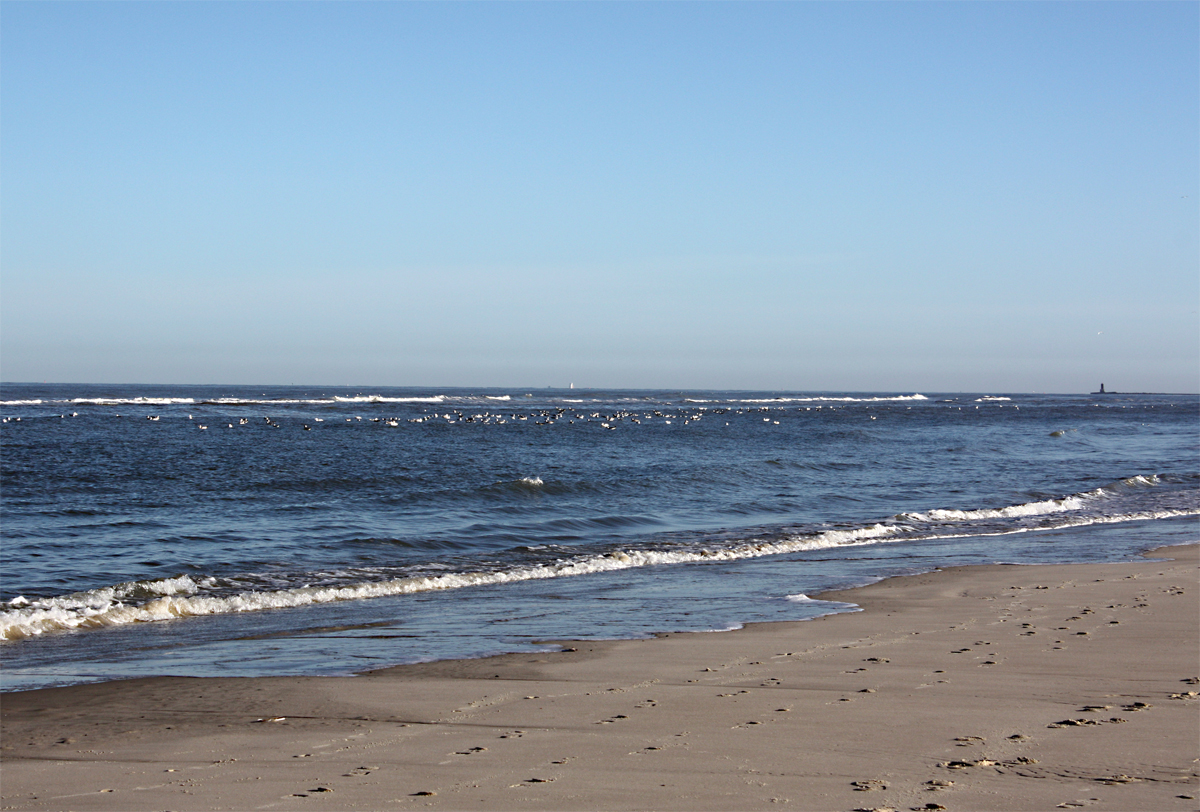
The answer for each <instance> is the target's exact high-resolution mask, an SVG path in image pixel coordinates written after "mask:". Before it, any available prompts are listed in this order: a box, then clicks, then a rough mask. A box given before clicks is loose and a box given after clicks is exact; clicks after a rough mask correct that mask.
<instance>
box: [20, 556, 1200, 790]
mask: <svg viewBox="0 0 1200 812" xmlns="http://www.w3.org/2000/svg"><path fill="white" fill-rule="evenodd" d="M1156 555H1157V556H1160V557H1163V558H1169V559H1170V560H1147V561H1144V562H1136V563H1128V564H1091V565H1062V566H1058V565H1056V566H1042V567H1016V566H980V567H963V568H956V569H951V570H945V571H940V572H936V573H929V574H926V575H919V576H910V577H905V578H894V579H890V580H888V581H884V582H881V583H879V584H874V585H872V586H869V587H865V588H862V589H857V590H849V591H846V592H840V593H837V594H834V595H827V596H822V597H827V598H831V599H836V600H844V601H852V602H854V603H857V604H859V605H860V606H862V607H863V611H862V612H858V613H853V614H843V615H837V616H831V617H826V618H822V619H819V620H812V621H804V622H791V623H769V624H761V625H755V626H752V627H748V628H746V629H743V630H741V631H737V632H726V633H720V634H671V635H663V636H661V637H659V638H657V639H654V640H642V641H619V642H606V643H599V644H597V643H564V644H563V647H564V648H565V649H566V650H565V651H562V652H554V653H540V654H521V655H506V656H503V657H494V658H490V659H486V660H471V661H450V662H441V663H429V664H423V665H415V666H403V667H398V668H392V669H386V670H383V671H378V672H373V673H370V674H365V675H361V676H358V677H335V678H292V677H280V678H259V679H188V678H155V679H141V680H129V681H121V682H110V683H103V684H97V685H83V686H75V687H70V688H58V689H47V690H42V691H29V692H23V693H12V694H4V695H3V696H2V697H0V703H2V704H0V707H2V711H3V713H2V727H0V732H2V734H3V738H2V742H0V747H2V750H0V756H2V761H3V765H2V766H3V781H2V786H0V794H2V796H3V808H4V809H6V810H9V809H29V810H63V809H76V810H93V809H96V810H100V809H103V810H143V809H144V810H163V809H171V810H202V809H203V810H207V809H234V810H249V809H280V810H291V809H297V810H327V809H328V810H334V809H336V810H342V809H367V810H373V809H383V810H386V809H426V808H431V809H439V808H443V809H480V810H488V809H497V810H504V809H555V810H557V809H583V810H591V809H611V810H625V809H629V810H644V809H679V810H708V809H712V810H742V809H746V810H749V809H768V808H769V809H777V808H781V807H790V808H795V809H809V810H853V809H875V810H882V809H896V810H908V809H939V808H945V809H948V810H990V809H1006V810H1030V809H1076V808H1078V809H1082V808H1088V809H1095V810H1173V809H1179V810H1195V809H1197V808H1198V806H1200V803H1198V801H1197V798H1200V779H1198V775H1200V762H1198V759H1200V699H1197V692H1198V691H1200V685H1198V684H1197V677H1198V676H1200V674H1198V672H1200V586H1198V579H1197V565H1198V561H1200V557H1198V554H1197V547H1196V546H1195V545H1191V546H1187V547H1172V548H1169V549H1166V550H1161V551H1158V552H1157V553H1156Z"/></svg>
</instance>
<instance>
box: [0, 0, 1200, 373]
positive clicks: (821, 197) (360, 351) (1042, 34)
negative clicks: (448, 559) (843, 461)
mask: <svg viewBox="0 0 1200 812" xmlns="http://www.w3.org/2000/svg"><path fill="white" fill-rule="evenodd" d="M1198 200H1200V4H1197V3H1193V2H1165V3H1158V2H1098V3H1093V2H1074V3H1065V2H1048V3H1042V2H1023V3H1007V2H1001V3H991V2H975V3H937V2H911V3H899V2H895V3H892V2H876V3H850V2H845V3H843V2H833V3H825V2H762V3H740V2H712V3H689V2H671V3H653V2H644V3H643V2H637V3H633V2H631V3H592V2H572V3H565V2H564V3H554V2H550V3H542V2H537V3H504V2H501V3H458V2H439V3H407V2H367V3H359V2H306V3H300V2H222V3H200V2H179V3H127V2H119V3H109V2H85V3H75V2H57V3H42V2H15V1H14V0H4V1H3V2H0V379H3V380H4V381H10V382H16V381H48V382H80V383H83V382H103V383H163V384H167V383H196V384H200V383H211V384H289V383H295V384H309V385H354V386H422V387H426V386H427V387H438V386H466V387H535V386H536V387H541V386H563V387H565V386H568V385H570V384H574V385H575V386H576V387H597V388H618V387H620V388H720V389H756V390H777V391H822V390H840V391H860V392H868V391H869V392H891V391H896V392H1088V391H1093V390H1095V389H1096V388H1098V387H1099V385H1100V383H1101V382H1103V383H1105V384H1106V386H1107V388H1108V389H1110V390H1120V391H1166V392H1197V391H1200V208H1198V206H1197V201H1198Z"/></svg>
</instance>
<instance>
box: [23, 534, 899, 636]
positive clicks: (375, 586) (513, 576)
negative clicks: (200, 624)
mask: <svg viewBox="0 0 1200 812" xmlns="http://www.w3.org/2000/svg"><path fill="white" fill-rule="evenodd" d="M895 533H896V530H895V528H889V527H886V526H884V525H873V526H870V527H863V528H856V529H849V530H828V531H824V532H822V533H818V534H815V535H812V536H797V537H792V538H788V539H785V540H781V541H772V542H760V543H751V544H743V545H739V546H735V547H730V548H727V549H715V550H714V549H701V550H695V551H668V550H616V551H613V552H609V553H604V554H600V555H588V556H580V557H577V558H571V559H566V560H564V561H559V562H555V563H552V564H542V565H537V566H529V567H515V568H511V569H504V570H497V571H493V572H458V573H447V574H443V575H433V576H429V575H423V576H415V577H405V578H395V579H391V580H386V581H369V582H359V583H354V584H347V585H343V586H320V587H312V586H303V587H295V588H291V589H279V590H270V591H249V592H240V593H238V594H235V595H219V596H208V595H202V594H197V593H198V592H199V591H200V590H201V588H202V587H203V586H204V585H205V584H204V583H203V582H196V581H194V580H192V579H191V578H190V577H188V576H186V575H183V576H179V577H176V578H171V579H166V580H163V581H141V582H134V583H129V584H121V585H118V586H115V587H105V588H102V589H96V590H90V591H88V592H81V593H75V594H72V595H64V596H61V597H55V598H39V599H36V600H27V599H25V598H23V597H19V598H15V599H13V600H12V601H9V607H10V608H9V609H8V610H6V611H4V612H0V639H2V640H6V641H14V640H21V639H25V638H29V637H35V636H37V635H41V634H45V633H47V632H54V631H65V630H86V629H97V628H104V627H108V626H120V625H125V624H129V623H148V622H156V621H162V620H173V619H177V618H183V617H197V616H202V615H220V614H229V613H234V612H253V611H261V610H264V609H285V608H295V607H300V606H311V605H314V604H323V603H332V602H335V601H350V600H363V599H366V598H380V597H386V596H392V595H408V594H413V593H419V592H431V591H436V590H447V589H461V588H464V587H471V586H486V585H496V584H508V583H517V582H521V581H533V580H541V579H548V578H563V577H570V576H575V575H586V574H590V573H600V572H614V571H617V570H626V569H634V568H637V567H647V566H656V565H663V564H684V563H694V562H716V561H736V560H740V559H745V558H757V557H760V556H765V555H778V554H781V553H789V552H799V551H803V550H819V549H825V548H829V547H837V546H844V545H852V544H865V543H870V542H872V541H876V540H881V539H883V538H885V537H887V536H889V535H894V534H895ZM210 580H211V579H210ZM142 595H153V596H154V597H152V598H150V599H149V600H146V601H144V602H142V603H139V604H134V605H130V604H127V603H126V602H125V601H126V599H127V598H135V597H137V596H142Z"/></svg>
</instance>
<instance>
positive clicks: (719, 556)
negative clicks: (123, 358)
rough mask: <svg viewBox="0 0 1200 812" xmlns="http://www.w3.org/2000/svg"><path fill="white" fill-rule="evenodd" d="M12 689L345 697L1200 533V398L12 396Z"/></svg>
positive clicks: (220, 389)
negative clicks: (175, 682)
mask: <svg viewBox="0 0 1200 812" xmlns="http://www.w3.org/2000/svg"><path fill="white" fill-rule="evenodd" d="M0 415H2V418H0V419H2V420H3V423H0V443H2V445H0V452H2V453H0V462H2V469H3V471H2V473H3V479H2V488H3V490H2V497H3V499H2V513H0V520H2V525H0V531H2V537H3V546H2V563H3V571H2V577H0V635H2V639H3V642H0V665H2V670H0V685H2V687H3V689H4V690H19V689H26V688H33V687H42V686H47V685H59V684H69V683H75V682H84V681H91V680H100V679H115V678H122V677H132V676H147V675H155V674H184V675H226V676H228V675H264V674H272V675H279V674H345V673H352V672H356V671H363V670H366V669H370V668H377V667H382V666H385V665H390V664H395V663H401V662H413V661H420V660H430V659H443V658H450V657H474V656H482V655H485V654H490V653H495V652H499V651H512V650H522V649H527V648H529V647H534V646H538V645H546V641H553V640H562V639H568V638H569V639H578V638H615V637H639V636H645V635H648V634H652V633H654V632H659V631H679V630H694V631H706V630H722V629H730V628H736V627H738V626H740V625H742V624H744V623H747V622H755V621H769V620H791V619H803V618H806V617H813V616H816V615H819V614H824V613H828V612H830V611H840V610H845V609H847V608H850V607H847V606H845V605H841V604H836V603H829V602H822V601H814V600H810V599H808V597H807V596H809V595H813V594H816V593H819V592H821V591H823V590H827V589H831V588H837V587H845V586H850V585H855V584H861V583H867V582H870V581H872V580H875V579H878V578H881V577H884V576H887V575H890V574H898V573H906V572H916V571H923V570H929V569H932V568H936V567H943V566H951V565H959V564H971V563H991V562H1013V563H1027V564H1037V563H1049V562H1065V561H1115V560H1128V559H1130V558H1132V557H1134V556H1136V555H1137V554H1138V553H1139V552H1141V551H1143V550H1146V549H1149V548H1151V547H1154V546H1158V545H1162V544H1179V543H1185V542H1189V541H1194V540H1196V539H1197V538H1200V532H1198V531H1200V523H1198V521H1197V519H1198V517H1200V447H1198V429H1200V398H1198V397H1197V396H1196V395H1116V394H1108V395H1103V396H1094V395H1093V396H1089V395H1044V394H1036V395H1035V394H1006V393H981V394H937V393H928V392H924V393H916V392H903V393H870V394H862V393H836V392H820V393H776V392H715V391H705V392H700V391H686V392H680V391H646V390H630V391H612V390H605V391H592V390H578V389H540V390H477V389H436V390H431V389H407V388H405V389H400V388H372V389H364V390H355V389H348V388H336V387H329V388H319V387H246V386H135V385H122V386H117V385H104V386H101V385H82V384H76V385H34V384H4V385H2V386H0Z"/></svg>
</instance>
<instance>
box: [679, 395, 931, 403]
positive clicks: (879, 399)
mask: <svg viewBox="0 0 1200 812" xmlns="http://www.w3.org/2000/svg"><path fill="white" fill-rule="evenodd" d="M914 400H929V398H927V397H925V396H924V395H893V396H884V397H872V398H853V397H832V396H828V397H826V396H817V395H814V396H809V397H777V398H743V399H740V400H736V401H731V402H733V403H822V402H824V403H884V402H894V401H914ZM692 402H694V403H703V402H705V401H692Z"/></svg>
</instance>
